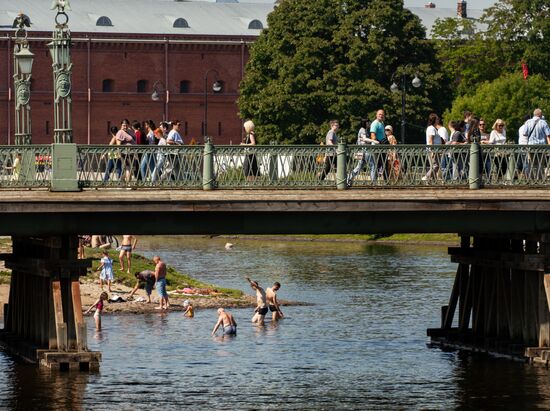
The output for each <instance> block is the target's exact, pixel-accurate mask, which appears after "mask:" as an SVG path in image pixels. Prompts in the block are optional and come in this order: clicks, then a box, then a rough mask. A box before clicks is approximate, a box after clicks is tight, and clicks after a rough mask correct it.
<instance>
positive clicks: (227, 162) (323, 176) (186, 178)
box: [0, 145, 550, 190]
mask: <svg viewBox="0 0 550 411" xmlns="http://www.w3.org/2000/svg"><path fill="white" fill-rule="evenodd" d="M54 146H55V147H57V145H43V146H41V145H32V146H0V188H41V187H44V188H50V187H52V190H53V189H55V187H53V186H54V183H57V182H58V181H59V182H61V183H63V184H65V182H66V181H68V180H71V179H72V180H73V181H74V184H73V185H69V187H75V188H85V187H93V188H109V187H111V188H116V187H119V188H122V187H126V188H127V187H130V188H146V187H147V188H174V189H243V188H244V189H255V188H284V189H293V188H295V189H298V188H303V189H334V188H339V189H345V188H352V189H355V188H374V187H376V188H385V187H388V188H396V187H403V188H407V187H409V188H410V187H449V188H451V187H468V186H470V187H471V181H472V179H473V180H475V181H478V182H480V183H481V184H480V186H482V187H505V186H510V185H513V186H521V187H548V186H550V177H549V176H550V146H546V145H541V146H518V145H509V146H493V145H482V146H481V147H480V150H477V153H479V156H478V157H472V151H471V150H470V148H471V146H469V145H455V146H430V147H426V146H425V145H397V146H388V145H376V146H356V145H350V146H345V145H339V146H330V147H328V146H319V145H297V146H285V145H269V146H253V147H250V146H248V147H247V146H215V147H214V146H212V145H208V146H135V145H133V146H107V145H98V146H89V145H78V146H77V145H63V147H65V148H70V147H69V146H71V147H72V148H71V149H70V150H68V151H67V150H61V151H55V150H53V147H54ZM474 147H475V146H474ZM207 148H208V149H207ZM71 150H72V151H71ZM474 151H475V150H474ZM57 152H60V153H62V154H59V155H58V154H56V153H57ZM68 152H69V153H70V152H74V164H75V167H74V171H72V170H69V171H66V170H65V171H62V172H58V173H57V174H56V173H55V171H56V170H58V171H59V169H61V168H63V167H65V166H66V165H67V164H68V163H67V161H69V162H70V163H71V164H72V160H70V159H69V160H67V153H68ZM56 155H58V156H61V155H63V156H64V157H63V158H62V159H56V158H53V157H55V156H56ZM58 160H59V161H58ZM63 165H65V166H63ZM56 167H57V169H56ZM65 168H66V167H65ZM67 173H68V174H67ZM52 175H54V176H55V175H56V176H57V177H55V178H53V179H52ZM60 187H62V188H61V189H67V188H66V187H67V185H61V186H60ZM71 189H72V188H69V189H68V190H71Z"/></svg>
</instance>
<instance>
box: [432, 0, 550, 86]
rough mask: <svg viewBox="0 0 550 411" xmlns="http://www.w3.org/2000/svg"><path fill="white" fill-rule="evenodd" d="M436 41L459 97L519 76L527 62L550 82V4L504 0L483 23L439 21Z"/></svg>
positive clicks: (535, 0)
mask: <svg viewBox="0 0 550 411" xmlns="http://www.w3.org/2000/svg"><path fill="white" fill-rule="evenodd" d="M432 37H433V39H434V45H435V48H436V50H437V56H438V59H439V60H440V61H441V64H442V68H443V69H444V73H445V77H446V78H448V79H449V81H450V82H451V84H453V86H454V91H455V94H456V95H462V94H465V93H468V92H469V90H471V89H472V88H474V87H476V86H477V85H479V84H480V83H482V82H483V81H492V80H495V79H497V78H498V77H500V76H501V75H503V74H506V73H510V72H515V71H517V70H518V68H520V67H521V64H522V62H525V63H527V65H528V67H529V70H530V71H531V73H532V74H536V73H538V74H541V75H542V76H544V77H545V78H550V67H549V66H548V64H547V62H548V61H549V60H550V41H549V40H548V39H550V0H528V1H526V0H499V1H498V2H496V4H495V5H494V6H493V7H490V8H488V9H487V10H486V11H485V13H484V14H483V16H482V18H481V20H480V21H475V20H471V19H457V18H449V19H444V20H436V23H435V25H434V29H433V30H432Z"/></svg>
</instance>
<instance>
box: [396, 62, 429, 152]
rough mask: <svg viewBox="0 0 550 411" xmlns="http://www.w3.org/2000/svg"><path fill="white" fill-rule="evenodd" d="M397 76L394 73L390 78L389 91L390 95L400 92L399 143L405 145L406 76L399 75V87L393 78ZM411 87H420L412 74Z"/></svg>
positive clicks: (415, 75) (419, 83)
mask: <svg viewBox="0 0 550 411" xmlns="http://www.w3.org/2000/svg"><path fill="white" fill-rule="evenodd" d="M411 66H412V65H410V64H407V65H406V66H405V67H404V70H406V69H407V68H409V67H411ZM396 75H397V72H395V73H394V74H393V76H392V85H391V86H390V90H391V92H392V93H399V91H401V143H402V144H405V125H406V123H407V120H406V119H405V105H406V98H407V74H406V73H405V72H403V73H402V74H401V87H399V86H398V85H397V83H396V82H395V81H394V78H395V76H396ZM411 84H412V86H413V87H414V88H418V87H420V86H421V85H422V80H420V79H419V78H418V74H417V73H415V74H414V78H413V79H412V82H411Z"/></svg>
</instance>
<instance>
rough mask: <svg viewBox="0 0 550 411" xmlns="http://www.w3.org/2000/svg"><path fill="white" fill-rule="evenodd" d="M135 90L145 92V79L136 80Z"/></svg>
mask: <svg viewBox="0 0 550 411" xmlns="http://www.w3.org/2000/svg"><path fill="white" fill-rule="evenodd" d="M137 92H138V93H146V92H147V80H138V82H137Z"/></svg>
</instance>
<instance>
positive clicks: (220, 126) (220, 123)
mask: <svg viewBox="0 0 550 411" xmlns="http://www.w3.org/2000/svg"><path fill="white" fill-rule="evenodd" d="M221 135H222V122H221V121H218V136H221Z"/></svg>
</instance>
